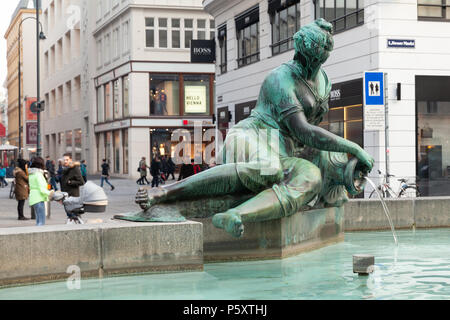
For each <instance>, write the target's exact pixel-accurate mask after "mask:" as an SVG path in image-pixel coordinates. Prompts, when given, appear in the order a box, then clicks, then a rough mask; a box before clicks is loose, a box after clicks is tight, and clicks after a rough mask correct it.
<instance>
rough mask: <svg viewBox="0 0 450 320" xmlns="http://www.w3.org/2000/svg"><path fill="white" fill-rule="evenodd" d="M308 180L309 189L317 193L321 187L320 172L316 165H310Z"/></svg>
mask: <svg viewBox="0 0 450 320" xmlns="http://www.w3.org/2000/svg"><path fill="white" fill-rule="evenodd" d="M308 182H309V184H310V189H311V191H313V192H315V193H319V192H320V191H321V189H322V173H321V172H320V169H319V168H318V167H316V166H313V167H311V169H310V170H309V173H308Z"/></svg>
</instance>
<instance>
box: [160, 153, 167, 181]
mask: <svg viewBox="0 0 450 320" xmlns="http://www.w3.org/2000/svg"><path fill="white" fill-rule="evenodd" d="M168 172H169V164H168V163H167V157H166V156H162V157H161V179H162V180H164V181H166V180H167V179H168V178H167V175H168Z"/></svg>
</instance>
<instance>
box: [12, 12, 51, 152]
mask: <svg viewBox="0 0 450 320" xmlns="http://www.w3.org/2000/svg"><path fill="white" fill-rule="evenodd" d="M28 19H36V18H35V17H27V18H25V19H23V20H22V21H20V24H19V37H18V42H17V43H18V48H19V68H18V70H19V74H18V77H17V79H18V82H19V99H18V100H17V103H18V107H19V159H21V158H22V108H21V106H22V101H21V97H20V94H21V90H22V84H21V82H20V78H21V73H22V72H21V61H20V55H21V50H20V49H21V48H20V35H21V28H22V23H24V21H26V20H28ZM38 25H40V27H41V31H40V33H39V36H38V40H37V42H38V43H39V40H45V39H46V37H45V35H44V32H43V31H42V30H43V28H42V24H41V23H40V22H39V24H38ZM38 30H39V29H38ZM37 32H39V31H37ZM38 50H39V49H38ZM38 59H39V51H38ZM38 65H39V60H38ZM38 83H39V81H38ZM38 90H39V89H38ZM38 101H39V100H38ZM38 124H39V123H38Z"/></svg>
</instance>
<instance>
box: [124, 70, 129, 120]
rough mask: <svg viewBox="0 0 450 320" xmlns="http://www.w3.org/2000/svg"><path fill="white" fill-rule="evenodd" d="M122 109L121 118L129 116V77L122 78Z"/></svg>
mask: <svg viewBox="0 0 450 320" xmlns="http://www.w3.org/2000/svg"><path fill="white" fill-rule="evenodd" d="M122 107H123V111H122V112H123V117H124V118H126V117H129V116H130V77H129V76H125V77H123V78H122Z"/></svg>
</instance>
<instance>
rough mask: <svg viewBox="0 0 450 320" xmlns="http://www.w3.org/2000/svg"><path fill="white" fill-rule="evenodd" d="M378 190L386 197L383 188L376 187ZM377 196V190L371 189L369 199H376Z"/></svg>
mask: <svg viewBox="0 0 450 320" xmlns="http://www.w3.org/2000/svg"><path fill="white" fill-rule="evenodd" d="M378 191H379V192H380V194H381V196H382V197H383V198H386V194H385V193H384V191H383V190H380V189H378ZM378 197H379V196H378V192H377V190H373V191H372V193H371V194H370V196H369V199H377V198H378Z"/></svg>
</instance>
